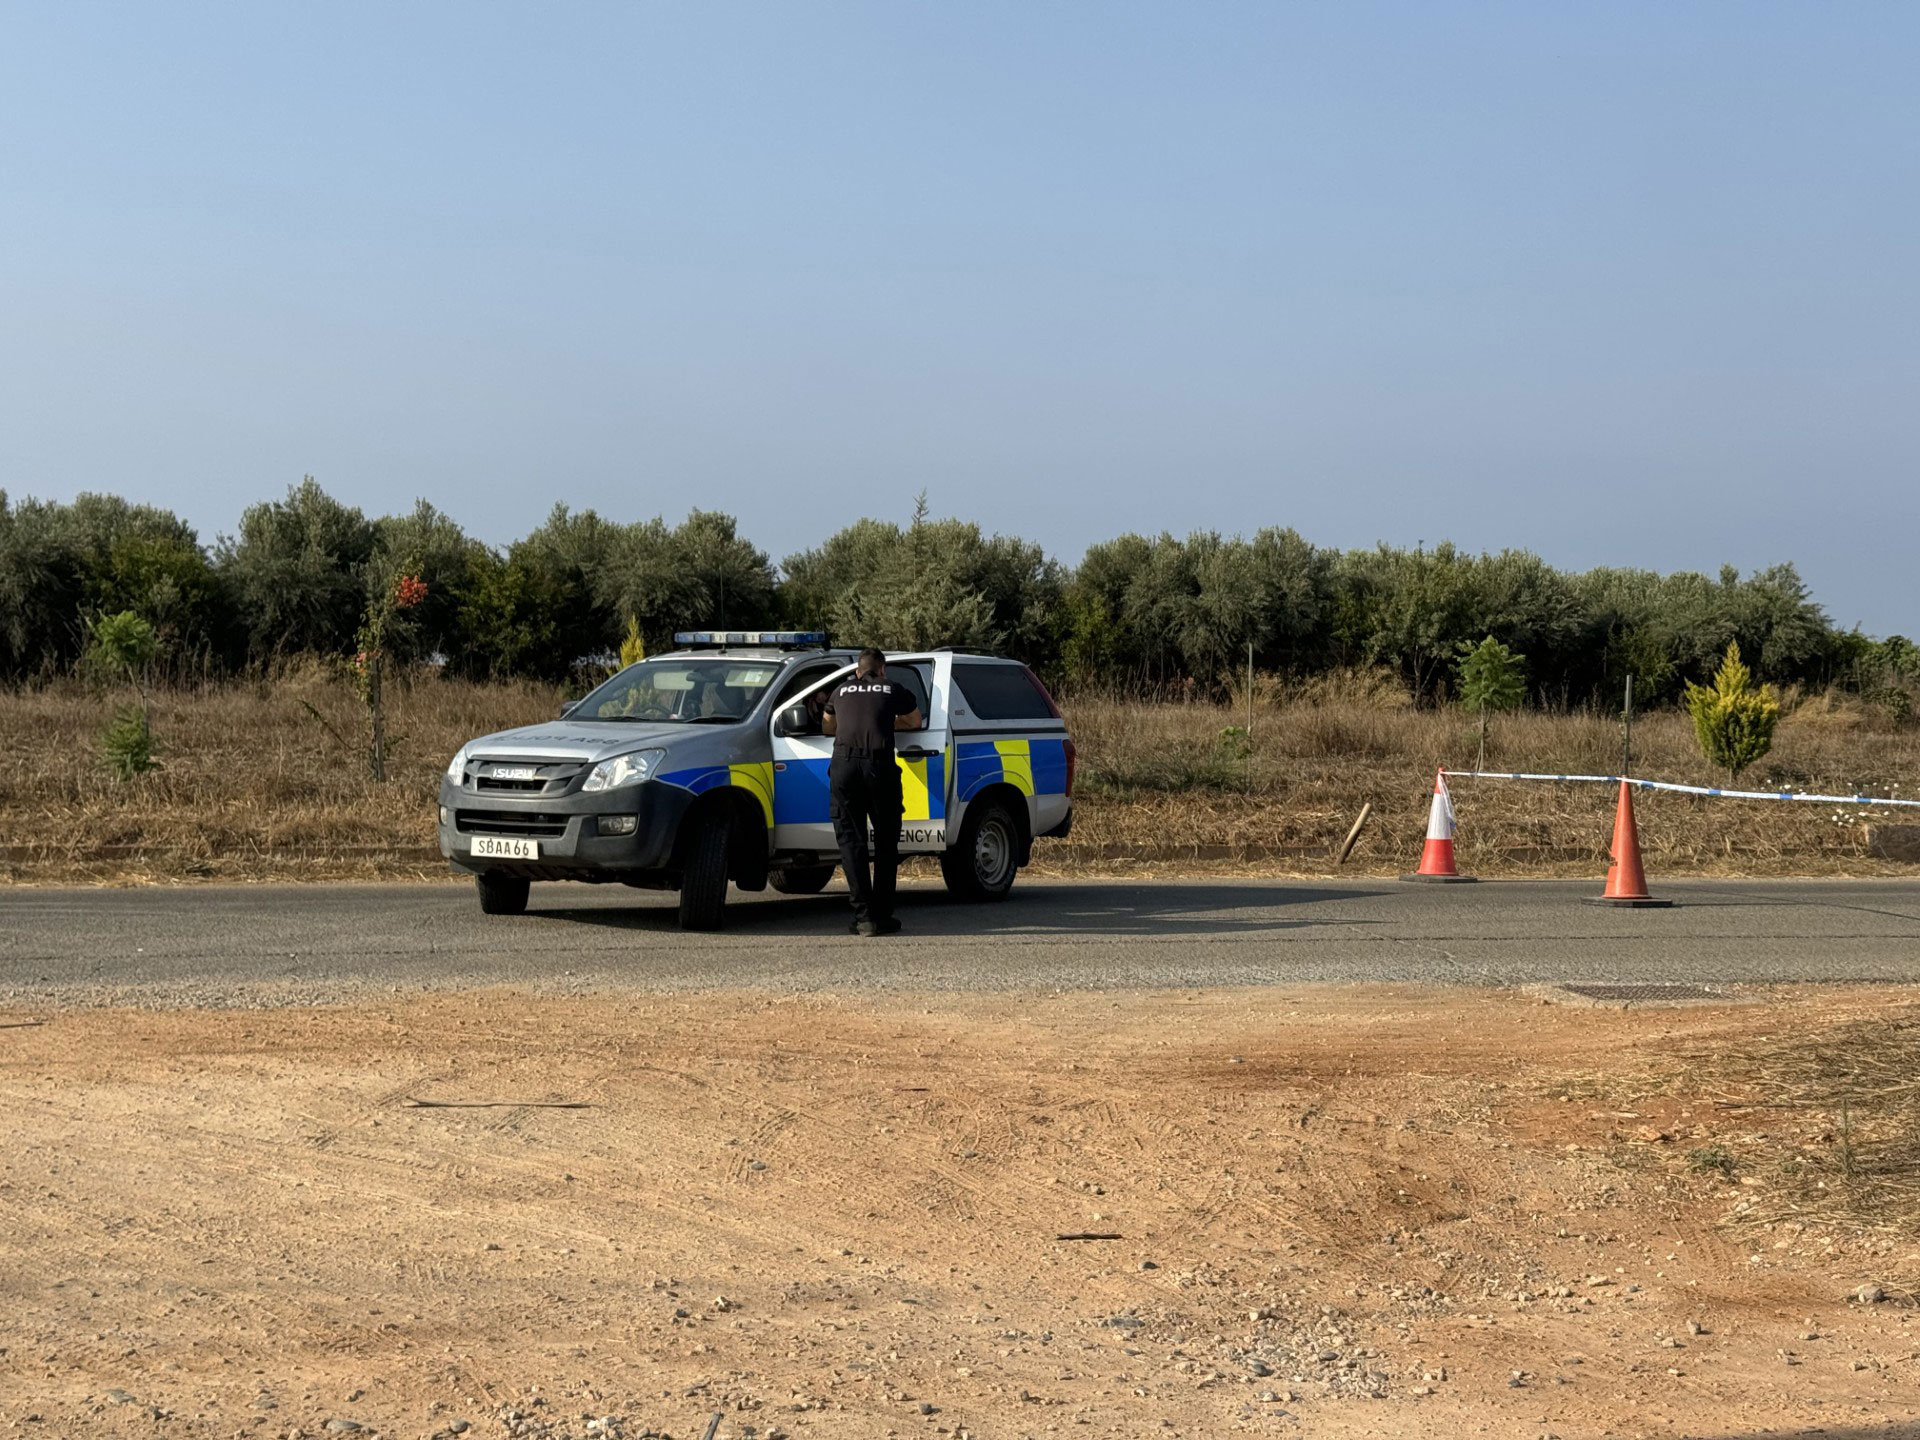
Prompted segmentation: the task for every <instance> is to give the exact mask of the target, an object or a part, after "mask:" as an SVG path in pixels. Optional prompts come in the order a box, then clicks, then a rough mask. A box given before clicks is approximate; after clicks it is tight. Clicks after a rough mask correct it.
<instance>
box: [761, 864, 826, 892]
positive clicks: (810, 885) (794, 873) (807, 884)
mask: <svg viewBox="0 0 1920 1440" xmlns="http://www.w3.org/2000/svg"><path fill="white" fill-rule="evenodd" d="M836 868H837V867H836V866H832V865H798V866H795V867H794V868H793V869H791V870H776V871H774V872H773V874H772V875H771V876H770V877H769V878H768V883H769V884H771V885H772V886H773V888H774V889H776V890H778V891H779V892H780V893H781V894H782V895H818V894H819V893H820V892H821V891H822V890H824V889H826V888H827V886H828V885H829V884H831V883H832V881H833V874H834V870H835V869H836Z"/></svg>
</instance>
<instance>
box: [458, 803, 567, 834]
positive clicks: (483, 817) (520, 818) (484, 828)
mask: <svg viewBox="0 0 1920 1440" xmlns="http://www.w3.org/2000/svg"><path fill="white" fill-rule="evenodd" d="M453 828H454V829H456V830H458V831H459V832H460V833H461V834H462V835H530V836H538V837H544V838H546V839H552V838H553V837H555V836H557V835H564V834H566V833H567V817H566V816H564V815H536V814H532V813H528V812H523V811H517V810H456V811H454V812H453Z"/></svg>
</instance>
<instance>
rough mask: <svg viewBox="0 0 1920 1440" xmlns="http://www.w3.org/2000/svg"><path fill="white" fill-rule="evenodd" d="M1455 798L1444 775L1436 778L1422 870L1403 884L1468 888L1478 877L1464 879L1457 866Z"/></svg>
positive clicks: (1421, 856) (1428, 819) (1421, 859)
mask: <svg viewBox="0 0 1920 1440" xmlns="http://www.w3.org/2000/svg"><path fill="white" fill-rule="evenodd" d="M1453 830H1454V819H1453V797H1452V796H1451V795H1449V794H1447V777H1446V775H1445V773H1444V772H1442V771H1435V772H1434V776H1433V804H1432V806H1430V807H1429V808H1428V810H1427V843H1426V848H1424V849H1423V850H1421V852H1420V868H1419V869H1418V870H1416V871H1414V872H1413V874H1411V875H1402V876H1401V877H1400V878H1401V879H1402V880H1423V881H1428V882H1430V883H1433V884H1438V885H1466V884H1470V883H1472V882H1473V881H1474V880H1475V879H1477V878H1478V877H1477V876H1473V875H1462V874H1461V873H1460V872H1459V871H1458V870H1456V869H1455V868H1454V865H1453Z"/></svg>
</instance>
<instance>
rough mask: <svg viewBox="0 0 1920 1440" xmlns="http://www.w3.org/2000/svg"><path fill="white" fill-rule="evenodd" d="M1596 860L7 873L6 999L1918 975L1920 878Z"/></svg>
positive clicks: (1, 917)
mask: <svg viewBox="0 0 1920 1440" xmlns="http://www.w3.org/2000/svg"><path fill="white" fill-rule="evenodd" d="M1594 889H1595V886H1594V884H1593V882H1591V881H1578V882H1576V881H1502V882H1490V883H1484V884H1479V885H1459V886H1431V887H1429V886H1414V885H1404V884H1400V883H1398V882H1395V881H1391V880H1388V881H1365V880H1362V881H1346V882H1338V883H1335V882H1326V881H1278V882H1244V883H1241V882H1224V881H1214V880H1168V881H1155V882H1144V883H1143V882H1100V881H1075V882H1068V881H1028V880H1024V879H1023V880H1022V882H1021V883H1020V885H1019V886H1017V887H1016V889H1015V891H1014V893H1013V895H1012V896H1011V897H1010V898H1009V899H1008V900H1006V901H1005V902H1004V903H1001V904H998V905H986V906H969V905H961V904H957V903H954V902H952V901H949V900H948V899H947V898H946V895H945V893H944V892H943V891H942V890H940V889H939V888H938V887H937V886H934V885H925V884H917V885H914V886H911V887H909V888H908V889H906V890H905V891H903V894H902V905H901V916H902V918H903V920H904V921H905V922H906V927H907V928H906V932H905V933H904V934H902V935H899V936H893V937H889V938H886V939H881V940H860V939H856V938H853V937H851V936H849V935H847V934H846V933H845V930H846V920H847V910H846V901H845V898H844V895H843V894H842V893H841V892H840V891H839V890H838V888H837V887H836V889H835V890H834V891H830V892H829V893H828V894H826V895H822V896H819V897H810V898H806V899H796V898H791V897H787V896H779V895H773V894H768V895H765V896H739V897H736V903H733V904H730V905H729V907H728V928H727V929H726V930H725V931H723V932H721V933H719V934H716V935H692V934H686V933H683V932H682V931H680V930H679V929H678V928H677V926H676V923H675V919H674V910H673V902H674V897H673V896H671V895H667V894H656V893H651V892H639V891H630V890H624V889H613V888H606V889H601V888H596V887H589V886H581V885H548V886H536V887H535V889H534V905H533V909H532V910H530V911H529V913H528V914H526V915H524V916H515V917H511V918H503V917H490V916H484V915H482V914H480V912H479V908H478V906H477V904H476V903H475V900H474V896H473V892H472V890H471V889H470V888H468V887H466V886H464V885H457V884H445V885H373V886H344V885H340V886H336V885H314V886H247V887H195V888H185V889H176V890H37V889H17V890H7V891H0V1002H4V1003H7V1004H10V1005H13V1006H16V1007H17V1006H19V1005H21V1004H27V1005H31V1004H34V1003H44V1004H127V1003H131V1004H149V1005H181V1004H185V1005H199V1004H218V1005H229V1004H237V1005H273V1004H287V1003H316V1002H325V1001H329V1000H334V999H348V998H352V997H353V996H355V995H364V994H365V993H366V992H367V991H369V990H391V989H400V990H415V989H440V988H451V987H463V986H473V985H516V986H527V987H532V988H535V989H552V990H561V991H568V990H598V989H606V988H633V989H644V990H654V991H658V990H706V989H722V988H731V987H751V988H765V989H777V990H834V989H840V990H863V989H875V988H886V989H895V990H968V989H972V990H1014V989H1030V988H1038V989H1118V988H1165V987H1186V986H1211V985H1276V984H1294V983H1308V982H1326V981H1334V982H1343V981H1406V982H1416V983H1430V984H1467V985H1521V984H1532V983H1554V982H1564V981H1581V980H1585V981H1614V982H1671V981H1681V982H1693V983H1716V982H1717V983H1768V982H1787V981H1912V980H1917V979H1920V881H1907V880H1881V881H1833V880H1801V881H1669V882H1664V883H1662V884H1661V885H1660V886H1659V890H1660V892H1661V893H1662V894H1664V895H1668V896H1671V897H1672V898H1673V899H1674V900H1675V901H1676V902H1677V903H1676V904H1675V905H1674V907H1673V908H1671V909H1667V910H1624V911H1615V910H1602V909H1598V908H1595V907H1593V906H1590V905H1586V904H1583V903H1581V902H1582V899H1583V897H1585V896H1587V895H1590V894H1592V893H1593V892H1594Z"/></svg>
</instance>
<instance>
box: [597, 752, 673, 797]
mask: <svg viewBox="0 0 1920 1440" xmlns="http://www.w3.org/2000/svg"><path fill="white" fill-rule="evenodd" d="M666 758H667V752H666V751H664V750H636V751H634V752H633V753H632V754H631V755H616V756H614V757H613V759H611V760H602V761H601V762H600V763H599V764H598V765H596V766H594V767H593V770H592V772H591V773H590V774H589V775H588V776H587V783H586V784H584V785H582V786H581V787H580V788H581V789H582V790H584V791H588V792H592V791H595V790H618V789H619V788H620V787H621V786H622V785H638V784H639V783H640V782H641V781H642V780H651V779H652V778H653V772H654V770H655V768H656V767H657V766H658V765H659V764H660V762H661V761H662V760H664V759H666Z"/></svg>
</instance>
